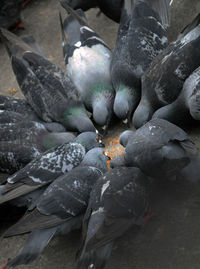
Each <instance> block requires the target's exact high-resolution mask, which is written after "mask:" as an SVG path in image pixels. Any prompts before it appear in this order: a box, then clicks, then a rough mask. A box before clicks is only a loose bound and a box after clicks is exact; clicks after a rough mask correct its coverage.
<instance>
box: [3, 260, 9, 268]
mask: <svg viewBox="0 0 200 269" xmlns="http://www.w3.org/2000/svg"><path fill="white" fill-rule="evenodd" d="M7 265H8V261H7V262H6V263H5V264H4V265H3V266H2V267H1V269H6V267H7Z"/></svg>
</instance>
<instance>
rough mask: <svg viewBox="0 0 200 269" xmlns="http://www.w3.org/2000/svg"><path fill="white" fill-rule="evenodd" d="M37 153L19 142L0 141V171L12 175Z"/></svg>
mask: <svg viewBox="0 0 200 269" xmlns="http://www.w3.org/2000/svg"><path fill="white" fill-rule="evenodd" d="M37 155H38V154H37V151H35V150H34V148H30V146H29V145H28V146H27V145H25V144H21V143H20V141H19V140H15V141H0V170H1V172H3V173H8V174H13V173H15V172H16V171H18V170H19V169H22V168H23V167H24V166H25V165H26V164H27V163H29V162H30V161H31V160H32V159H33V158H35V157H36V156H37Z"/></svg>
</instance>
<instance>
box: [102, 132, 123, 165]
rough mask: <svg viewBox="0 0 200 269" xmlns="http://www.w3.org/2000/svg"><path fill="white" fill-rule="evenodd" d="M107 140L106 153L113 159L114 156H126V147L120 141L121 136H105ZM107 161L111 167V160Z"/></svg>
mask: <svg viewBox="0 0 200 269" xmlns="http://www.w3.org/2000/svg"><path fill="white" fill-rule="evenodd" d="M104 140H105V142H106V144H107V145H106V148H107V150H106V154H107V155H108V156H109V157H110V159H111V160H112V159H113V158H115V157H117V156H124V148H123V147H122V145H120V143H119V136H115V137H111V138H105V139H104ZM111 160H108V161H107V165H108V168H109V169H111V168H110V161H111Z"/></svg>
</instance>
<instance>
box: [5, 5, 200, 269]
mask: <svg viewBox="0 0 200 269" xmlns="http://www.w3.org/2000/svg"><path fill="white" fill-rule="evenodd" d="M59 10H61V8H60V7H59V3H58V1H57V0H32V2H31V3H30V4H29V5H28V6H27V7H26V8H25V9H24V10H23V12H22V19H23V24H24V26H25V30H23V31H20V32H18V34H19V35H22V34H33V35H34V36H35V38H36V40H37V41H38V43H39V44H40V46H41V48H42V50H43V51H44V53H45V54H46V56H47V57H48V59H49V60H51V61H52V62H54V63H56V64H57V65H59V66H60V67H61V68H62V69H63V70H65V69H64V61H63V56H62V49H61V34H60V26H59V20H58V11H59ZM199 10H200V3H199V0H192V1H191V0H174V2H173V5H172V26H171V28H170V33H169V36H170V39H171V40H172V39H175V37H176V35H177V33H178V32H179V31H180V30H181V29H182V28H183V26H185V25H186V24H187V23H188V22H189V21H191V20H192V18H194V16H195V15H196V14H197V12H198V11H199ZM97 12H98V10H97V9H93V10H90V11H89V12H87V17H88V20H89V24H90V25H91V27H93V29H94V30H95V31H96V32H97V33H98V34H99V35H100V36H101V37H102V38H103V39H104V41H105V42H107V43H108V44H109V46H110V47H111V49H113V47H114V44H115V40H116V34H117V28H118V25H117V24H115V23H113V22H112V21H111V20H109V19H108V18H106V17H105V16H103V15H102V14H101V15H100V17H96V14H97ZM62 14H63V15H64V14H65V12H64V11H63V10H62ZM0 64H1V69H0V70H1V71H0V94H4V95H11V92H15V90H14V91H13V89H15V88H16V93H15V94H14V95H13V96H14V97H23V95H22V94H21V92H20V90H19V88H18V86H17V83H16V80H15V77H14V75H13V73H12V69H11V65H10V60H9V58H8V56H7V54H6V51H5V49H4V47H3V45H2V43H0ZM125 129H126V127H125V125H122V124H121V125H120V124H119V125H115V126H113V128H112V129H110V130H109V133H108V137H115V136H116V135H118V134H119V133H121V131H122V130H125ZM187 131H188V133H189V134H190V135H191V137H192V138H193V140H194V141H195V142H196V143H197V146H198V147H199V145H200V129H199V128H198V127H195V128H192V129H187ZM2 176H3V175H2ZM152 208H153V211H155V212H156V213H157V214H158V216H157V217H154V218H153V219H151V220H150V221H149V222H148V223H147V224H146V225H145V226H144V227H142V228H140V229H138V228H134V229H132V230H131V231H129V232H128V233H127V234H125V235H124V236H123V237H122V238H121V239H120V240H118V242H117V243H116V246H115V247H114V249H113V251H112V255H111V258H110V260H109V263H108V264H107V267H106V268H107V269H114V268H115V269H121V268H125V269H128V268H130V269H131V268H134V269H199V268H200V228H199V223H200V214H199V210H200V184H198V183H197V184H193V183H190V182H189V181H186V180H183V179H182V178H180V179H179V180H177V181H171V182H162V181H160V182H157V183H155V184H154V186H153V192H152ZM0 215H1V212H0ZM8 225H10V223H9V224H8V223H5V222H3V223H0V233H1V232H3V231H4V230H5V229H6V227H8ZM25 238H26V236H20V237H15V238H10V239H4V240H1V241H0V266H1V265H3V264H4V263H5V261H6V260H7V259H8V258H10V257H13V256H14V255H15V254H16V253H17V252H18V250H19V249H20V247H21V246H22V245H23V243H24V240H25ZM79 239H80V233H79V232H73V233H71V234H69V235H68V236H63V237H57V238H55V239H53V240H52V241H51V242H50V244H49V246H48V247H47V248H46V249H45V251H44V253H43V254H42V255H41V256H40V257H39V258H38V259H37V260H36V261H35V262H33V263H32V264H31V265H28V266H19V267H18V268H21V269H22V268H27V269H33V268H38V269H55V268H56V269H62V268H67V269H71V268H75V253H76V250H77V248H78V246H79Z"/></svg>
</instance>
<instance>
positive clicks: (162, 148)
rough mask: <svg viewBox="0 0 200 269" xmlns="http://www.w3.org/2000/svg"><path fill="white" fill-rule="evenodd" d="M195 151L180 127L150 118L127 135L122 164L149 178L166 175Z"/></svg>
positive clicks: (179, 168) (170, 174)
mask: <svg viewBox="0 0 200 269" xmlns="http://www.w3.org/2000/svg"><path fill="white" fill-rule="evenodd" d="M122 137H123V134H122ZM196 154H197V149H196V147H195V144H194V143H193V142H192V141H191V140H190V138H189V137H188V135H187V134H186V133H185V132H184V131H183V130H182V129H181V128H179V127H178V126H176V125H174V124H172V123H170V122H168V121H166V120H163V119H152V120H150V121H149V122H148V123H146V124H145V125H143V126H142V127H141V128H139V129H138V130H136V131H135V132H133V133H132V135H130V136H129V138H128V142H127V144H126V148H125V152H124V164H125V165H126V166H136V167H138V168H140V169H141V171H142V172H143V173H145V174H146V175H147V176H149V177H152V178H158V179H159V178H166V179H170V178H172V177H174V176H176V174H177V173H178V172H179V171H180V170H181V169H182V168H184V167H185V166H186V165H188V164H189V163H190V161H191V158H192V157H194V156H195V155H196ZM115 164H116V163H115Z"/></svg>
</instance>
